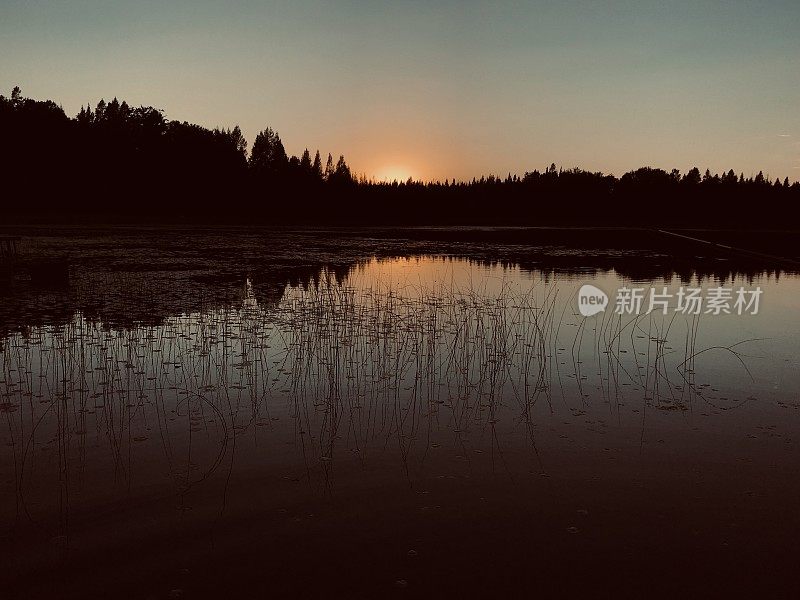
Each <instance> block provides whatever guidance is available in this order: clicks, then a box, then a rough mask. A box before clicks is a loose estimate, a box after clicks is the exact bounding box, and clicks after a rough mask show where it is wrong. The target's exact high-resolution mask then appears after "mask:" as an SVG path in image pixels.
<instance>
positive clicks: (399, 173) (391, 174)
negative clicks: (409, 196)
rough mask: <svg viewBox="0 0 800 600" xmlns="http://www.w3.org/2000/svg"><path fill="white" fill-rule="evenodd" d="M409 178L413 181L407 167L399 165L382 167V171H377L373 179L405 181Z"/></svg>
mask: <svg viewBox="0 0 800 600" xmlns="http://www.w3.org/2000/svg"><path fill="white" fill-rule="evenodd" d="M409 177H411V178H412V179H414V178H415V177H414V174H413V173H412V172H411V169H409V168H408V167H404V166H401V165H389V166H386V167H383V168H382V169H378V172H377V174H376V175H375V179H377V180H378V181H388V182H390V183H391V182H392V181H395V180H396V181H399V182H400V181H407V180H408V178H409Z"/></svg>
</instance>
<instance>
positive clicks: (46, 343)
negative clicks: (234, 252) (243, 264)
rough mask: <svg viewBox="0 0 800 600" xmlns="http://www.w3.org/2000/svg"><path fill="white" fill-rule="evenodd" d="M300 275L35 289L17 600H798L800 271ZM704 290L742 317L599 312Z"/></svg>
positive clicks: (401, 267)
mask: <svg viewBox="0 0 800 600" xmlns="http://www.w3.org/2000/svg"><path fill="white" fill-rule="evenodd" d="M312 270H313V272H314V275H313V276H312V277H311V278H309V279H304V278H302V277H300V278H297V279H296V280H294V281H292V280H291V278H289V280H288V282H287V281H284V282H283V283H282V284H281V283H278V284H274V283H273V284H270V288H269V292H268V293H267V292H265V291H264V288H263V285H262V287H259V286H260V285H261V284H262V283H263V280H261V281H259V279H258V276H244V277H241V278H239V277H238V276H237V275H235V274H234V275H232V276H231V284H230V289H231V290H233V292H231V293H230V294H229V295H228V296H227V297H226V298H225V299H224V300H222V301H221V300H219V298H218V297H217V298H216V299H215V301H214V302H200V301H198V302H197V303H189V304H183V305H181V306H184V307H187V308H184V309H182V310H180V311H178V310H173V312H172V313H171V314H169V313H170V311H166V312H167V313H168V314H166V315H165V316H163V317H162V316H159V317H158V318H154V319H152V320H147V319H138V320H137V319H129V320H125V319H116V322H115V320H114V319H111V318H109V319H108V320H106V321H104V320H103V319H102V318H98V317H97V315H96V314H91V311H90V310H89V309H87V308H86V307H87V306H89V304H87V302H86V301H85V298H86V297H88V296H91V291H92V290H94V291H95V292H96V293H97V294H98V295H102V294H103V293H106V292H105V290H106V288H90V289H89V290H88V291H87V290H84V291H83V292H81V294H82V298H84V301H83V303H82V304H81V303H73V301H69V302H68V301H64V300H63V299H62V300H59V301H53V302H54V304H53V305H54V306H55V305H57V304H58V303H59V302H61V303H62V304H63V306H62V309H63V310H55V309H53V310H52V311H51V312H49V313H47V314H48V315H50V316H49V317H43V316H42V315H43V314H44V313H43V312H42V310H41V309H42V306H43V304H42V303H45V302H47V300H45V299H44V298H45V297H47V296H49V295H55V296H56V297H59V298H61V297H62V295H63V294H65V293H67V292H53V291H52V290H44V291H43V290H41V289H39V290H38V291H37V292H36V293H35V295H32V296H28V299H29V300H30V299H31V298H35V300H36V302H37V303H38V304H37V306H31V307H29V308H28V312H27V313H18V314H17V321H20V320H21V321H23V322H24V321H25V315H26V314H27V315H28V319H29V321H30V323H29V324H28V325H27V326H24V327H19V326H15V327H9V328H8V332H7V334H6V335H5V337H4V338H3V340H2V345H1V346H0V367H2V371H1V372H0V396H1V397H0V420H1V421H2V427H1V428H0V523H2V529H0V536H2V540H1V541H2V551H1V553H2V561H3V564H4V565H5V568H4V569H3V570H4V575H3V578H4V580H6V588H5V589H7V590H9V593H10V594H11V595H12V597H16V596H19V597H93V596H97V597H137V598H138V597H141V598H147V597H204V596H208V595H214V594H220V595H225V594H231V593H239V592H240V591H241V593H242V595H244V596H245V597H250V595H267V594H269V595H278V596H283V595H289V594H292V595H296V596H300V597H320V596H325V595H336V596H339V595H347V596H351V597H352V596H358V597H385V596H392V595H399V596H403V595H415V596H442V595H444V596H446V597H447V596H451V595H455V594H461V595H473V594H475V595H490V594H501V593H504V594H508V595H512V596H514V597H516V595H518V593H519V592H521V591H522V592H525V593H527V594H534V593H536V592H542V593H547V594H562V593H563V594H568V593H575V594H578V593H580V594H584V593H594V594H595V595H600V596H606V595H616V596H628V595H630V596H636V595H639V594H643V593H651V592H652V591H653V588H654V587H656V588H658V589H657V590H655V591H656V592H659V593H664V594H671V593H683V594H688V595H702V594H707V593H712V594H713V593H715V592H717V591H720V590H725V591H742V590H752V591H753V592H756V591H761V592H769V593H778V592H784V591H787V592H788V591H789V590H791V589H795V590H796V589H797V582H796V579H795V578H794V576H793V575H791V574H790V573H791V571H790V569H792V568H793V565H794V564H795V562H796V559H797V557H798V556H800V554H798V541H797V535H796V534H797V532H798V528H797V526H798V521H799V519H798V515H797V509H796V507H797V505H798V499H800V497H799V496H798V493H800V482H798V480H797V467H798V464H800V463H799V462H798V458H799V456H798V441H800V431H799V430H798V428H799V427H800V411H799V410H798V409H800V397H799V395H798V392H800V318H799V317H800V295H798V294H800V278H798V276H797V275H793V274H791V273H777V274H776V273H774V272H760V273H758V272H757V273H752V272H751V273H747V274H746V275H737V274H735V272H732V273H731V275H730V276H728V277H726V278H723V279H720V278H719V277H716V276H714V275H707V276H700V277H698V276H697V275H695V276H690V277H687V276H686V275H685V274H683V275H681V276H678V275H671V276H666V277H665V276H655V277H650V278H646V277H645V278H640V279H638V280H636V279H633V278H631V277H630V276H628V275H626V274H624V273H620V272H619V271H617V270H615V269H611V270H605V269H603V270H597V269H585V270H582V269H580V268H577V269H571V270H569V271H560V272H553V271H552V270H548V269H530V268H521V267H520V266H519V264H514V263H513V262H512V263H508V262H501V263H491V262H488V263H487V262H486V261H478V260H475V259H470V258H459V257H453V256H444V257H443V256H439V255H437V256H426V255H418V256H410V257H403V258H390V257H384V258H375V257H373V258H371V259H365V260H361V261H359V262H357V263H356V264H351V265H347V266H345V267H341V266H340V267H338V268H337V267H335V266H329V267H326V266H322V267H314V268H313V269H312ZM188 271H189V269H185V270H184V274H185V272H188ZM162 275H163V274H162ZM218 277H219V278H220V279H222V278H223V276H222V275H219V274H218ZM112 278H113V277H112ZM168 280H169V278H168V277H166V278H165V281H168ZM126 281H127V283H126V284H125V285H127V286H130V285H131V284H130V280H126ZM586 283H590V284H593V285H595V286H597V287H598V288H600V289H602V290H604V291H606V292H607V293H608V294H609V295H611V296H612V299H611V302H612V305H611V306H609V307H608V309H607V310H606V311H605V312H602V313H600V314H598V315H596V316H592V317H584V316H581V315H580V314H578V300H577V293H578V290H579V288H580V287H581V286H582V285H583V284H586ZM70 285H71V287H72V288H74V287H75V286H76V285H77V284H76V283H75V281H74V277H73V281H72V283H71V284H70ZM121 285H122V284H114V285H113V286H111V287H113V288H114V289H116V290H119V289H122V288H121V287H120V286H121ZM143 285H144V284H138V283H137V284H136V285H135V286H134V288H132V290H131V289H127V288H125V289H126V290H127V291H126V292H125V293H124V294H123V295H122V299H121V300H120V299H119V298H118V299H117V301H118V302H122V304H125V303H126V300H125V299H126V298H127V303H128V304H135V305H136V306H135V307H133V308H134V309H135V308H137V307H138V308H141V306H142V305H143V304H144V303H148V302H150V303H152V304H153V305H155V304H157V303H158V299H157V298H155V297H154V296H153V295H152V294H151V293H149V292H148V293H146V294H145V293H141V290H139V288H138V287H136V286H143ZM718 285H725V286H728V287H732V288H734V289H736V288H738V287H740V286H741V287H743V288H746V289H748V290H750V289H755V288H756V287H758V288H760V289H761V290H762V295H761V297H760V304H759V310H758V313H757V314H742V315H738V314H735V311H733V312H734V314H720V315H716V314H706V313H704V312H701V314H699V315H687V314H681V313H678V312H676V311H674V310H672V308H670V310H669V311H668V312H667V314H666V315H664V314H662V313H661V312H660V311H655V312H653V313H650V314H640V315H627V314H626V315H618V314H615V312H614V307H613V302H614V298H613V295H614V293H615V291H616V290H617V289H618V288H621V287H624V286H628V287H632V286H639V287H643V288H647V289H648V290H649V288H650V287H651V286H655V287H656V288H657V289H658V290H659V291H661V290H662V288H663V287H665V286H666V287H667V288H668V290H669V291H671V292H673V293H674V292H676V291H677V290H678V289H679V288H680V287H681V286H698V287H702V288H709V287H715V286H718ZM26 289H27V288H26ZM31 289H32V288H31ZM137 290H138V291H137ZM202 290H203V286H202V285H199V286H198V287H197V290H195V291H192V292H191V293H190V294H189V295H191V296H196V297H199V296H200V295H201V294H202ZM28 291H30V290H28ZM167 292H168V290H164V293H167ZM30 293H33V292H30ZM68 294H69V295H70V296H71V297H72V298H73V300H74V297H75V295H76V294H77V292H75V290H74V289H70V291H69V293H68ZM14 302H17V303H19V302H20V300H19V298H16V299H15V300H14ZM98 306H101V305H98ZM148 306H149V305H148ZM176 306H177V305H176ZM198 306H199V308H198ZM75 307H78V308H75ZM129 308H130V307H129ZM642 312H643V313H644V311H642ZM98 314H102V310H101V309H100V308H98ZM20 315H21V316H20ZM159 315H160V313H159ZM9 322H10V321H9ZM17 325H18V324H17Z"/></svg>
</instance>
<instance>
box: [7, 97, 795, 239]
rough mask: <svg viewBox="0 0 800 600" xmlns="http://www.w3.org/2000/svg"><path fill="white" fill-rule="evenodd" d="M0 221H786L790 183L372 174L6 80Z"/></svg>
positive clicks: (552, 174)
mask: <svg viewBox="0 0 800 600" xmlns="http://www.w3.org/2000/svg"><path fill="white" fill-rule="evenodd" d="M0 131H2V132H3V143H2V144H0V165H2V180H3V182H4V189H5V192H6V194H4V201H3V203H2V205H3V212H4V214H5V215H6V219H7V221H6V222H7V223H10V222H11V221H16V222H20V223H23V222H24V223H36V222H42V223H46V222H51V223H53V222H55V223H70V222H75V223H82V222H92V223H99V222H136V223H159V222H164V223H175V222H184V223H205V224H219V223H224V224H237V223H242V224H251V225H255V224H264V225H281V224H291V225H348V226H352V225H398V226H400V225H484V226H506V225H511V226H546V225H583V226H585V225H598V226H603V225H606V226H608V225H614V226H620V225H628V226H649V227H655V226H673V227H674V226H692V227H708V228H721V227H732V228H751V227H761V228H785V227H786V226H787V224H786V223H785V222H781V221H780V220H777V217H778V215H781V214H786V213H788V212H790V211H791V210H792V209H793V208H794V207H795V206H796V205H797V204H798V201H800V183H798V182H797V181H795V182H790V181H789V179H788V178H784V179H783V180H780V179H775V180H774V181H773V180H771V178H770V177H769V176H767V175H765V174H764V173H762V172H759V173H758V174H757V175H755V176H749V177H745V175H744V174H743V173H739V174H737V173H735V172H734V171H733V170H730V171H727V172H725V173H721V174H716V173H711V172H710V171H709V170H706V171H705V173H701V171H700V169H698V168H696V167H695V168H693V169H690V170H689V171H688V172H686V173H681V172H680V171H678V170H677V169H672V170H671V171H666V170H663V169H659V168H653V167H643V168H640V169H637V170H635V171H631V172H628V173H625V174H624V175H622V176H621V177H615V176H614V175H607V174H603V173H600V172H589V171H584V170H582V169H579V168H570V169H564V168H558V167H556V165H555V164H551V165H550V166H549V167H547V168H546V169H544V170H543V171H539V170H533V171H529V172H526V173H525V174H523V175H522V176H519V175H515V174H510V173H509V174H508V175H506V176H501V177H498V176H496V175H489V176H484V177H481V178H479V179H477V178H476V179H472V180H471V181H456V180H454V179H449V180H448V179H446V180H444V181H429V182H423V181H414V180H412V179H409V180H407V181H402V182H400V181H392V182H384V181H375V180H373V179H368V178H366V177H364V176H356V175H354V174H353V172H352V171H351V169H350V167H349V166H348V164H347V161H346V160H345V157H344V156H339V158H338V159H335V158H334V156H333V155H331V154H328V155H327V157H325V158H323V155H321V154H320V152H319V151H316V152H312V151H310V150H305V151H304V152H303V153H302V155H301V156H299V157H298V156H289V155H287V153H286V151H285V148H284V146H283V143H282V141H281V138H280V136H279V134H278V133H277V132H276V131H274V130H273V129H271V128H266V129H265V130H263V131H262V132H261V133H259V134H258V135H257V136H256V139H255V140H254V142H253V145H252V149H251V150H250V151H248V146H249V145H248V142H247V140H245V138H244V136H243V135H242V132H241V130H240V129H239V127H238V126H236V127H234V128H232V129H224V128H216V129H207V128H205V127H201V126H199V125H195V124H191V123H188V122H185V121H184V122H181V121H176V120H169V119H167V117H166V116H165V115H164V113H163V111H161V110H158V109H156V108H153V107H149V106H147V107H145V106H141V107H138V108H133V107H131V106H129V105H128V104H127V103H126V102H124V101H122V102H120V101H118V100H117V99H116V98H114V99H113V100H111V101H110V102H105V101H103V100H101V101H100V102H99V103H98V104H97V106H96V107H95V108H91V107H89V106H87V107H84V108H81V111H80V112H79V113H78V115H76V116H75V117H74V118H70V117H68V116H67V115H66V113H65V112H64V110H63V108H61V107H60V106H59V105H58V104H56V103H55V102H53V101H52V100H45V101H40V100H34V99H31V98H26V97H24V96H23V95H22V92H21V90H20V89H19V88H18V87H17V88H14V90H13V91H12V93H11V96H10V97H5V96H0Z"/></svg>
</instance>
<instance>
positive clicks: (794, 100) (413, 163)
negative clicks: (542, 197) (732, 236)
mask: <svg viewBox="0 0 800 600" xmlns="http://www.w3.org/2000/svg"><path fill="white" fill-rule="evenodd" d="M0 48H2V52H0V93H3V94H6V95H8V94H9V92H10V89H11V87H13V86H14V85H19V86H20V87H22V90H23V93H24V95H26V96H30V97H34V98H39V99H45V98H51V99H53V100H56V101H57V102H59V103H60V104H62V105H63V106H64V109H65V110H66V111H67V113H68V114H70V115H74V114H75V113H76V112H77V111H78V110H79V108H80V106H81V105H82V104H86V103H91V104H92V105H94V104H95V103H96V102H97V101H98V100H99V99H100V98H101V97H104V98H106V99H109V98H111V97H113V96H117V97H119V98H120V99H126V100H127V101H128V102H129V103H130V104H133V105H139V104H146V105H153V106H156V107H158V108H163V109H164V110H165V111H166V114H167V116H168V117H170V118H174V119H180V120H188V121H190V122H196V123H200V124H202V125H206V126H209V127H213V126H217V125H221V126H233V125H235V124H237V123H238V124H240V125H241V127H242V129H243V130H244V132H245V135H246V136H247V138H248V140H249V141H250V142H251V143H252V140H253V139H254V138H255V134H256V133H257V132H258V131H259V130H260V129H263V128H264V127H266V126H272V127H273V128H275V129H276V130H277V131H278V132H279V133H280V135H281V138H282V139H283V141H284V144H285V146H286V149H287V151H288V152H290V153H294V154H299V153H300V152H302V150H303V148H305V147H306V146H308V147H309V148H310V149H311V150H312V151H313V150H314V149H315V148H319V149H320V150H321V151H322V152H323V155H324V154H326V153H327V152H331V153H333V154H334V156H336V155H338V154H340V153H343V154H345V155H346V157H347V159H348V162H349V163H350V164H351V166H352V168H353V170H354V171H355V172H357V173H365V174H367V175H370V176H377V177H379V178H383V177H387V176H388V177H395V176H396V177H402V178H405V177H407V176H408V175H413V176H414V177H415V178H424V179H429V178H445V177H446V178H452V177H455V178H472V177H473V176H480V175H481V174H488V173H497V174H503V175H505V174H506V173H508V172H512V173H519V174H522V173H524V172H525V171H526V170H533V169H534V168H539V169H543V168H545V167H546V166H547V165H549V164H550V163H551V162H555V163H556V164H557V165H563V166H564V167H572V166H580V167H583V168H586V169H591V170H601V171H604V172H612V173H615V174H618V175H619V174H621V173H623V172H625V171H626V170H630V169H633V168H636V167H639V166H643V165H651V166H659V167H662V168H666V169H670V168H672V167H676V168H679V169H681V170H682V171H685V170H687V169H688V168H689V167H691V166H693V165H697V166H699V167H701V168H702V169H705V168H706V167H708V168H711V169H712V170H716V171H719V170H723V169H724V170H727V169H730V168H733V169H734V170H735V171H736V172H737V173H738V172H744V173H745V175H749V174H751V173H755V172H758V171H759V170H763V171H764V172H765V173H769V174H770V175H771V176H772V178H773V179H774V178H775V177H780V178H781V179H783V177H785V176H789V178H790V179H791V180H796V179H800V2H798V1H797V0H787V1H773V2H730V1H727V2H703V1H698V0H695V1H683V0H680V1H673V2H667V1H664V0H662V1H659V2H650V1H647V0H636V1H630V2H608V3H606V2H598V1H582V2H566V1H562V2H473V1H470V0H461V1H452V2H451V1H443V2H422V1H416V0H411V1H402V0H395V1H394V2H383V1H380V0H371V1H367V0H363V1H361V0H359V1H355V0H352V1H348V2H345V1H341V2H336V1H329V2H305V1H303V0H295V1H290V2H270V1H256V0H238V1H237V0H229V1H228V2H210V1H209V0H191V1H173V2H170V1H166V0H160V1H151V0H137V1H136V2H130V1H126V2H122V1H118V0H79V1H68V0H0Z"/></svg>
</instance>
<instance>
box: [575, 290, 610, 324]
mask: <svg viewBox="0 0 800 600" xmlns="http://www.w3.org/2000/svg"><path fill="white" fill-rule="evenodd" d="M606 306H608V296H607V295H606V293H605V292H604V291H603V290H601V289H599V288H596V287H594V286H593V285H589V284H588V283H587V284H584V285H582V286H581V289H580V290H579V291H578V310H579V311H580V313H581V314H582V315H583V316H584V317H591V316H592V315H596V314H597V313H599V312H603V311H604V310H605V309H606Z"/></svg>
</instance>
